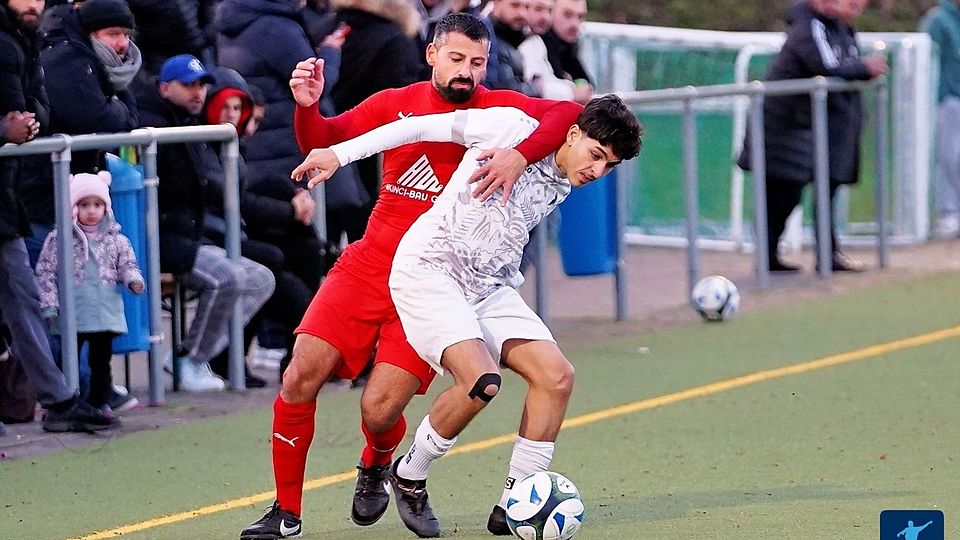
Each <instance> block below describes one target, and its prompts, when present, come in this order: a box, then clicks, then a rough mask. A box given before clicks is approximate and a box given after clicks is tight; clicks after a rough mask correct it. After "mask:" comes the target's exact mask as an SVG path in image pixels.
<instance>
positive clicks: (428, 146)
mask: <svg viewBox="0 0 960 540" xmlns="http://www.w3.org/2000/svg"><path fill="white" fill-rule="evenodd" d="M496 106H510V107H516V108H518V109H520V110H522V111H523V112H524V113H526V114H528V115H529V116H531V117H533V118H536V119H537V120H539V121H540V126H539V128H538V129H537V130H536V131H535V132H534V133H533V134H531V135H530V137H529V138H527V139H526V140H525V141H523V142H522V143H520V144H519V145H517V147H516V149H517V150H518V151H519V152H520V153H521V154H522V155H523V156H524V157H525V158H526V160H527V163H536V162H538V161H540V160H541V159H543V158H545V157H546V156H548V155H549V154H550V153H551V152H553V151H554V150H556V149H557V148H559V147H560V146H561V145H562V144H563V143H564V141H565V137H566V134H567V130H568V129H569V128H570V126H571V125H572V124H573V123H574V122H575V121H576V119H577V116H578V115H579V114H580V111H581V110H582V109H583V108H582V107H581V106H580V105H578V104H576V103H572V102H566V101H550V100H543V99H534V98H530V97H527V96H525V95H523V94H519V93H517V92H512V91H508V90H488V89H486V88H484V87H478V88H477V90H476V92H475V93H474V95H473V97H472V98H471V99H470V100H469V101H467V102H466V103H459V104H455V103H450V102H448V101H446V100H444V99H443V98H442V97H441V96H440V93H439V92H437V89H436V88H434V86H433V84H432V83H430V82H420V83H416V84H412V85H410V86H407V87H404V88H397V89H391V90H384V91H382V92H378V93H377V94H374V95H373V96H371V97H370V98H368V99H366V100H365V101H364V102H363V103H361V104H360V105H358V106H356V107H355V108H353V109H351V110H349V111H346V112H344V113H343V114H340V115H338V116H336V117H333V118H323V117H322V116H320V113H319V111H318V110H317V108H316V107H297V109H296V113H295V115H294V128H295V131H296V135H297V142H298V143H299V145H300V149H301V151H303V152H304V153H305V154H306V153H307V152H309V151H310V150H312V149H314V148H324V147H328V146H330V145H333V144H336V143H339V142H342V141H345V140H348V139H352V138H353V137H356V136H357V135H360V134H362V133H366V132H367V131H370V130H371V129H374V128H376V127H379V126H381V125H383V124H387V123H390V122H393V121H395V120H398V119H400V118H401V117H406V116H410V115H423V114H432V113H443V112H449V111H453V110H456V109H469V108H486V107H496ZM465 151H466V149H465V148H464V147H463V146H462V145H459V144H455V143H434V142H421V143H416V144H409V145H405V146H401V147H398V148H395V149H393V150H389V151H387V152H384V154H383V182H382V183H381V185H380V193H379V197H378V199H377V202H376V204H375V205H374V207H373V212H372V213H371V215H370V220H369V222H368V224H367V230H366V232H365V234H364V236H363V238H362V239H361V240H360V241H358V242H356V243H354V245H353V246H351V249H349V250H347V252H346V253H344V254H343V256H342V257H341V259H340V261H339V263H340V264H343V265H347V266H349V268H350V270H351V271H353V272H356V273H361V274H364V275H376V276H377V277H379V278H380V279H384V280H385V279H386V275H387V274H388V273H389V271H390V265H391V263H392V261H393V255H394V253H395V252H396V249H397V244H398V243H399V242H400V239H401V238H402V236H403V234H404V233H405V232H406V231H407V230H408V229H409V228H410V225H412V224H413V222H414V221H416V219H417V218H418V217H420V214H422V213H423V212H424V211H426V210H427V208H429V207H430V206H432V205H433V202H434V201H435V200H436V197H437V195H439V194H440V192H441V191H442V190H443V188H444V186H446V185H447V182H449V180H450V176H451V175H452V174H453V172H454V170H456V168H457V165H458V164H459V163H460V160H461V159H462V158H463V154H464V152H465Z"/></svg>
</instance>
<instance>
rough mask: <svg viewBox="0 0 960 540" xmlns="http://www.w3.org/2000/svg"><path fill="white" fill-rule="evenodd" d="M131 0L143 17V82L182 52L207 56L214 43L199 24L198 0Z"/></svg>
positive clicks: (139, 35) (132, 7)
mask: <svg viewBox="0 0 960 540" xmlns="http://www.w3.org/2000/svg"><path fill="white" fill-rule="evenodd" d="M88 1H89V0H88ZM129 2H130V10H131V11H133V14H134V16H135V17H136V19H137V20H138V21H140V24H139V25H138V26H137V43H138V44H139V45H140V50H141V51H142V53H143V69H142V70H141V82H143V83H152V82H153V81H152V80H151V79H152V78H153V77H155V76H156V74H157V73H158V72H159V71H160V66H161V65H163V63H164V62H165V61H166V60H167V59H168V58H170V57H172V56H176V55H178V54H192V55H193V56H195V57H197V58H204V51H205V50H206V49H208V48H210V47H211V46H212V43H210V42H208V40H207V36H206V35H205V34H204V31H203V29H202V28H201V27H200V25H199V22H198V16H199V13H198V2H196V1H195V0H129Z"/></svg>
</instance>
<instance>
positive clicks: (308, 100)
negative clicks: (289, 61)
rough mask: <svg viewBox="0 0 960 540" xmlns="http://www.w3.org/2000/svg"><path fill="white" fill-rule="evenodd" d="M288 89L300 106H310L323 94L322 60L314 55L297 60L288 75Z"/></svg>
mask: <svg viewBox="0 0 960 540" xmlns="http://www.w3.org/2000/svg"><path fill="white" fill-rule="evenodd" d="M290 90H291V91H292V92H293V99H294V100H295V101H296V102H297V105H300V106H301V107H311V106H313V105H316V103H317V102H318V101H320V94H323V60H322V59H320V60H317V59H316V58H314V57H312V56H311V57H310V58H307V59H306V60H303V61H301V62H297V67H295V68H293V73H292V74H291V75H290Z"/></svg>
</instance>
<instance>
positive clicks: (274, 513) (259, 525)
mask: <svg viewBox="0 0 960 540" xmlns="http://www.w3.org/2000/svg"><path fill="white" fill-rule="evenodd" d="M301 525H302V523H301V521H300V518H299V517H297V516H295V515H293V513H292V512H288V511H286V510H284V509H282V508H280V503H279V502H278V501H273V506H271V507H270V510H268V511H267V513H266V514H265V515H264V516H263V517H262V518H260V519H258V520H257V521H256V522H254V523H253V524H252V525H250V526H249V527H247V528H246V529H244V530H243V531H242V532H240V540H275V539H277V538H297V537H299V536H300V535H301V534H302V533H303V529H302V527H301Z"/></svg>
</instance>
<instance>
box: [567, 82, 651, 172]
mask: <svg viewBox="0 0 960 540" xmlns="http://www.w3.org/2000/svg"><path fill="white" fill-rule="evenodd" d="M577 125H578V126H580V129H581V130H582V131H583V132H584V133H586V134H587V136H588V137H590V138H591V139H596V140H597V141H599V142H600V144H602V145H604V146H609V147H611V148H613V152H614V153H615V154H616V155H617V158H619V159H621V160H628V159H633V158H635V157H636V156H637V154H639V153H640V147H641V146H642V145H643V141H641V140H640V137H642V136H643V126H641V125H640V122H638V121H637V117H636V115H634V114H633V111H631V110H630V109H629V108H628V107H627V106H626V105H625V104H624V103H623V100H621V99H620V98H619V97H617V96H616V95H614V94H607V95H604V96H600V97H595V98H593V99H591V100H590V101H589V102H588V103H587V106H586V107H584V108H583V112H581V113H580V117H579V118H577Z"/></svg>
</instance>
